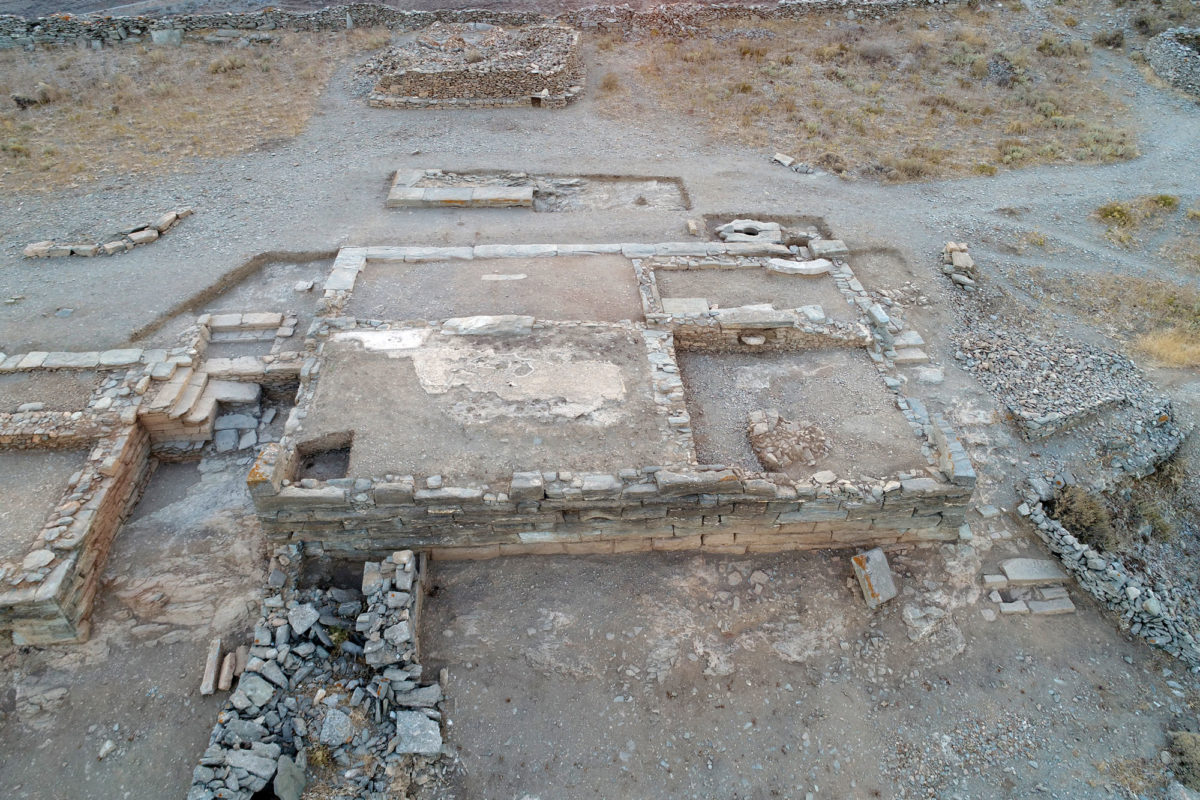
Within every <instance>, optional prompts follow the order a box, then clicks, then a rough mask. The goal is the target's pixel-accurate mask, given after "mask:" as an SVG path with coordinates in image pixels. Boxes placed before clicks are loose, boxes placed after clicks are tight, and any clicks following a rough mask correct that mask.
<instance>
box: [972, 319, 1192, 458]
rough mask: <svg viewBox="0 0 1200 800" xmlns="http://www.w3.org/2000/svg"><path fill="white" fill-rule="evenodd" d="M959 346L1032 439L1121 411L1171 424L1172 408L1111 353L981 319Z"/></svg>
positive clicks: (1130, 366) (1134, 369)
mask: <svg viewBox="0 0 1200 800" xmlns="http://www.w3.org/2000/svg"><path fill="white" fill-rule="evenodd" d="M955 343H956V345H957V352H956V353H955V357H956V358H957V359H958V360H959V361H960V362H961V363H962V364H963V366H964V367H965V368H966V369H967V371H969V372H971V373H972V374H973V375H975V376H976V377H977V378H978V379H979V381H980V382H981V383H982V384H983V385H984V386H986V387H987V388H988V389H989V390H990V391H991V392H992V393H994V394H995V395H996V396H997V397H998V398H999V399H1000V401H1001V402H1002V403H1004V405H1005V406H1006V407H1007V408H1008V410H1009V411H1010V412H1011V413H1012V414H1013V416H1014V417H1015V418H1016V422H1017V424H1018V426H1019V427H1020V428H1021V431H1022V433H1023V434H1024V435H1025V437H1026V438H1028V439H1034V438H1039V437H1043V436H1048V435H1050V434H1051V433H1054V432H1055V431H1058V430H1061V429H1063V428H1066V427H1068V426H1070V425H1073V424H1075V423H1077V422H1079V421H1080V420H1082V419H1083V418H1085V417H1087V416H1089V415H1091V414H1095V413H1096V412H1098V411H1100V410H1102V409H1105V408H1109V407H1113V406H1117V405H1122V404H1128V405H1131V406H1134V407H1136V408H1138V409H1139V410H1142V411H1144V412H1145V418H1149V419H1151V420H1153V424H1157V425H1163V424H1165V423H1168V422H1169V421H1170V420H1171V413H1170V401H1169V400H1167V399H1166V398H1163V397H1159V396H1157V395H1156V394H1155V393H1154V391H1153V387H1152V386H1151V385H1150V384H1149V383H1148V382H1147V381H1146V380H1145V379H1144V378H1143V377H1142V375H1141V372H1140V371H1139V370H1138V369H1137V367H1136V366H1134V364H1133V362H1132V361H1130V360H1129V359H1128V358H1126V357H1125V356H1122V355H1120V354H1119V353H1116V352H1113V351H1111V350H1105V349H1102V348H1099V347H1094V346H1092V345H1089V344H1085V343H1083V342H1080V341H1076V340H1072V339H1067V338H1065V337H1061V336H1057V335H1051V336H1046V337H1036V336H1031V335H1029V334H1026V333H1024V332H1022V331H1020V330H1017V329H1016V328H1015V327H1009V326H1008V325H1006V324H1004V323H1003V322H987V321H983V320H980V319H976V320H974V321H973V324H972V326H971V328H970V330H969V331H968V332H965V333H962V334H960V335H959V336H958V337H957V338H956V340H955Z"/></svg>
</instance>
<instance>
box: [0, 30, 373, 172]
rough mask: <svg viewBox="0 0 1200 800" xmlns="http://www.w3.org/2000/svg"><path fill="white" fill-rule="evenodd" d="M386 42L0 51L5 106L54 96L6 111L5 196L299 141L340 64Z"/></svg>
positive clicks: (301, 36)
mask: <svg viewBox="0 0 1200 800" xmlns="http://www.w3.org/2000/svg"><path fill="white" fill-rule="evenodd" d="M389 37H390V34H389V33H388V32H387V31H381V30H374V29H366V28H363V29H354V30H350V31H346V32H345V33H341V34H331V33H320V34H305V33H286V34H282V35H280V36H279V38H278V40H277V41H276V42H275V43H273V44H270V45H263V46H256V47H253V48H248V49H244V50H237V51H231V50H230V49H229V48H228V47H227V46H223V45H208V44H202V43H199V42H187V43H185V44H184V45H183V46H182V47H178V48H157V47H150V46H142V45H134V46H130V47H123V48H113V49H105V50H76V49H43V50H35V51H32V52H26V51H23V50H7V51H0V98H7V97H8V96H9V95H10V94H14V93H15V94H22V95H28V94H30V92H31V91H35V89H34V87H38V86H45V87H48V89H49V92H48V93H49V94H50V95H52V97H51V99H48V100H47V101H46V102H44V103H39V104H37V105H34V106H31V107H28V108H24V109H22V108H19V107H17V105H16V104H15V103H14V104H12V105H5V106H3V107H0V191H4V192H17V191H31V190H33V191H37V190H49V189H57V188H62V187H66V186H78V185H80V184H82V183H85V182H87V181H92V180H96V179H99V178H104V177H109V176H114V175H138V174H145V173H150V172H159V171H163V170H171V169H177V168H179V167H180V166H181V165H183V164H184V163H185V162H186V161H187V160H189V159H192V158H212V157H220V156H228V155H232V154H234V153H238V152H244V151H246V150H251V149H253V148H255V147H258V146H261V145H262V144H264V143H266V142H274V141H279V140H281V139H287V138H290V137H292V136H295V135H297V134H299V133H300V132H301V131H302V130H303V129H304V126H305V125H306V124H307V123H308V120H309V118H310V117H311V115H312V112H313V109H314V107H315V105H316V101H317V98H318V97H319V95H320V94H321V92H322V91H323V90H324V88H325V86H326V84H327V83H328V81H329V77H330V76H331V75H332V74H333V71H334V69H335V68H336V67H337V65H338V63H339V62H340V61H342V60H343V59H344V58H346V57H348V56H349V55H351V54H353V53H356V52H363V51H367V50H372V49H376V48H378V47H380V46H382V45H384V44H386V43H387V41H388V39H389Z"/></svg>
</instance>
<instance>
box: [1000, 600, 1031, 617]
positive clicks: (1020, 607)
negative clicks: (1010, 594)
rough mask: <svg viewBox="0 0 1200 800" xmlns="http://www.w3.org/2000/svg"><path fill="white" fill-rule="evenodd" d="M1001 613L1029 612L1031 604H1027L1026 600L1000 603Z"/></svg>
mask: <svg viewBox="0 0 1200 800" xmlns="http://www.w3.org/2000/svg"><path fill="white" fill-rule="evenodd" d="M1000 613H1001V614H1028V613H1029V606H1027V605H1025V601H1024V600H1014V601H1013V602H1011V603H1001V604H1000Z"/></svg>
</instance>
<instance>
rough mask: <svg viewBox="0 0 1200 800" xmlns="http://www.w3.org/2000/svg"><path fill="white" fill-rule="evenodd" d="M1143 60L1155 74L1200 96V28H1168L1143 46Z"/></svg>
mask: <svg viewBox="0 0 1200 800" xmlns="http://www.w3.org/2000/svg"><path fill="white" fill-rule="evenodd" d="M1146 61H1147V62H1149V64H1150V67H1151V68H1152V69H1153V70H1154V72H1155V74H1157V75H1158V77H1160V78H1162V79H1163V80H1165V81H1166V82H1167V83H1169V84H1171V85H1172V86H1174V87H1175V88H1176V89H1180V90H1182V91H1184V92H1187V93H1188V94H1191V95H1195V96H1197V97H1200V28H1171V29H1170V30H1166V31H1163V32H1162V33H1160V34H1158V35H1157V36H1155V37H1154V38H1153V39H1151V40H1150V43H1149V44H1148V45H1146Z"/></svg>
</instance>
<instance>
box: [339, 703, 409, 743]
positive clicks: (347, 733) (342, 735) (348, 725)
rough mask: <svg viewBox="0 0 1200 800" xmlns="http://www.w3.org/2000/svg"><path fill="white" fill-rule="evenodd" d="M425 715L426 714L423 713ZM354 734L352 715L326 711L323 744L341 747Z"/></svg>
mask: <svg viewBox="0 0 1200 800" xmlns="http://www.w3.org/2000/svg"><path fill="white" fill-rule="evenodd" d="M422 716H424V715H422ZM353 736H354V723H353V722H351V721H350V717H349V716H347V715H346V714H344V713H342V712H341V711H338V710H337V709H336V708H331V709H329V711H327V712H325V723H324V724H323V725H321V736H320V739H321V744H325V745H329V746H330V747H341V746H342V745H344V744H346V743H347V742H349V741H350V739H351V738H352V737H353Z"/></svg>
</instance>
